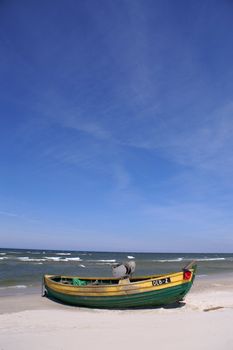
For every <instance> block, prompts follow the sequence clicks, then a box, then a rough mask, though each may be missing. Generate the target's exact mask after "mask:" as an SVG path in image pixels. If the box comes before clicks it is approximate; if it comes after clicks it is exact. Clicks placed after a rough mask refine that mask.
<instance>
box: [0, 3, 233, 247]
mask: <svg viewBox="0 0 233 350" xmlns="http://www.w3.org/2000/svg"><path fill="white" fill-rule="evenodd" d="M232 33H233V3H232V1H229V0H224V1H214V0H213V1H207V0H197V1H186V0H185V1H172V0H170V1H166V0H163V1H162V0H161V1H157V0H143V1H139V0H98V1H95V0H87V1H77V0H75V1H74V0H70V1H59V0H58V1H49V0H46V1H45V0H41V1H39V2H37V1H31V0H30V1H29V0H28V1H25V0H21V1H16V0H15V1H14V0H12V1H11V0H10V1H1V3H0V81H1V93H0V118H1V127H0V246H2V247H19V248H23V247H28V248H50V249H52V248H54V249H74V250H76V249H77V250H79V249H80V250H82V249H83V250H121V251H122V250H123V251H154V252H179V251H180V252H182V251H188V252H216V251H218V252H232V251H233V217H232V213H233V210H232V209H233V183H232V178H233V137H232V135H233V63H232V62H233V45H232Z"/></svg>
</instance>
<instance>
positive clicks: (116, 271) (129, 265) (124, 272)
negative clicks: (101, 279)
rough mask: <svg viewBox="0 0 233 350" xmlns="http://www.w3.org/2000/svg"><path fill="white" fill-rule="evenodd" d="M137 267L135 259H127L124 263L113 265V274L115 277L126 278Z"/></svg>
mask: <svg viewBox="0 0 233 350" xmlns="http://www.w3.org/2000/svg"><path fill="white" fill-rule="evenodd" d="M135 268H136V263H135V261H127V262H126V263H124V264H117V265H114V266H112V275H113V277H115V278H125V277H129V276H131V275H132V274H133V273H134V271H135Z"/></svg>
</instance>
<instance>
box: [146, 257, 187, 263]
mask: <svg viewBox="0 0 233 350" xmlns="http://www.w3.org/2000/svg"><path fill="white" fill-rule="evenodd" d="M182 260H184V259H183V258H177V259H166V260H165V259H164V260H152V261H157V262H161V263H164V262H179V261H182Z"/></svg>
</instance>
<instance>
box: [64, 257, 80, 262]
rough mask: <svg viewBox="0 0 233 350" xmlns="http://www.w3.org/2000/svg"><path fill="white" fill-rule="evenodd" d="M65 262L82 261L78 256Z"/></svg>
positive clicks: (66, 259)
mask: <svg viewBox="0 0 233 350" xmlns="http://www.w3.org/2000/svg"><path fill="white" fill-rule="evenodd" d="M64 260H65V261H82V259H80V257H79V256H77V257H76V258H65V259H64Z"/></svg>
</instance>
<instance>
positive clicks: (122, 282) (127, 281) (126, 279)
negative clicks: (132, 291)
mask: <svg viewBox="0 0 233 350" xmlns="http://www.w3.org/2000/svg"><path fill="white" fill-rule="evenodd" d="M129 283H130V280H129V278H123V279H121V280H119V282H118V284H129Z"/></svg>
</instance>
